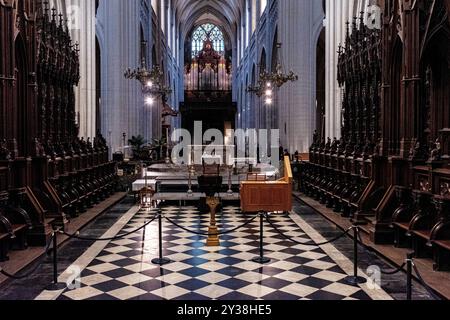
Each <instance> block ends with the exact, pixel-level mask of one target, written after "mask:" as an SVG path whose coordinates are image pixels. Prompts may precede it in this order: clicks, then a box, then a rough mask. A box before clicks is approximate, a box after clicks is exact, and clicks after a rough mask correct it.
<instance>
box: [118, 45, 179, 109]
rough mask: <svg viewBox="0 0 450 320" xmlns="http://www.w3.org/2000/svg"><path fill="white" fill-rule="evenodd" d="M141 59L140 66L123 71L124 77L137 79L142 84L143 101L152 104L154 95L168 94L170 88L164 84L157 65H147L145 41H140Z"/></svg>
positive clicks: (162, 74) (162, 75)
mask: <svg viewBox="0 0 450 320" xmlns="http://www.w3.org/2000/svg"><path fill="white" fill-rule="evenodd" d="M141 46H142V52H143V54H142V59H141V66H140V67H138V68H136V69H134V70H131V69H130V68H128V69H127V70H126V71H125V74H124V76H125V78H126V79H129V80H138V81H139V82H140V83H141V85H142V91H143V92H144V94H145V95H146V97H145V103H146V104H147V105H153V104H154V101H155V99H156V97H159V96H163V95H170V94H171V93H172V89H170V88H168V87H166V86H165V85H164V73H163V71H162V70H161V68H160V67H159V65H155V66H153V68H152V69H151V70H149V69H148V67H147V59H146V57H145V56H146V55H145V52H147V41H142V43H141Z"/></svg>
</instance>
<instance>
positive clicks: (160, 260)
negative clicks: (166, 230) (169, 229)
mask: <svg viewBox="0 0 450 320" xmlns="http://www.w3.org/2000/svg"><path fill="white" fill-rule="evenodd" d="M158 229H159V230H158V233H159V258H155V259H153V260H152V263H153V264H156V265H159V266H163V265H165V264H168V263H171V262H172V261H170V259H168V258H164V257H163V243H162V210H159V212H158Z"/></svg>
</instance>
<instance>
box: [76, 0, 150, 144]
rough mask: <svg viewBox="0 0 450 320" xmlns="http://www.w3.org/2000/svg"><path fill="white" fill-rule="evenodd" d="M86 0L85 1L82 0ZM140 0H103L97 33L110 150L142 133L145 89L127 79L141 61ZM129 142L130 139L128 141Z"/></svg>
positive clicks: (103, 124)
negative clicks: (129, 70) (125, 73)
mask: <svg viewBox="0 0 450 320" xmlns="http://www.w3.org/2000/svg"><path fill="white" fill-rule="evenodd" d="M83 1H84V0H83ZM139 13H140V1H139V0H127V1H123V0H107V1H105V0H101V1H100V6H99V9H98V13H97V26H96V29H97V36H98V39H99V42H100V50H101V97H102V101H101V116H102V119H101V120H102V121H101V123H102V132H103V135H104V137H105V138H106V140H107V142H108V144H109V145H110V146H111V151H112V152H115V151H119V150H121V148H122V147H123V145H124V143H123V133H125V134H126V140H128V139H129V138H131V136H133V135H138V134H143V131H144V130H143V128H142V127H141V124H142V123H141V117H142V116H143V113H144V109H143V106H144V103H143V98H142V91H141V87H140V85H139V83H138V82H137V81H130V80H127V79H125V77H124V72H125V70H126V69H127V68H133V69H134V68H135V67H138V66H139V64H140V59H139V58H140V15H139ZM125 144H127V141H125Z"/></svg>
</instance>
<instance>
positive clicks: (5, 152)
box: [0, 139, 11, 161]
mask: <svg viewBox="0 0 450 320" xmlns="http://www.w3.org/2000/svg"><path fill="white" fill-rule="evenodd" d="M10 159H11V152H10V151H9V149H8V143H7V142H6V139H3V140H2V141H0V160H1V161H8V160H10Z"/></svg>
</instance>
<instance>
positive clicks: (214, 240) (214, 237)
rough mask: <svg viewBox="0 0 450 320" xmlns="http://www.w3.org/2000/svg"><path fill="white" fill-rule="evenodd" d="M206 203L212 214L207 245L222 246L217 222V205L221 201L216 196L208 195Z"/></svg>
mask: <svg viewBox="0 0 450 320" xmlns="http://www.w3.org/2000/svg"><path fill="white" fill-rule="evenodd" d="M206 204H207V205H208V207H209V210H210V215H211V221H210V225H209V228H208V234H209V236H208V240H207V241H206V246H207V247H218V246H220V240H219V235H218V233H219V229H218V228H217V222H216V210H217V207H218V206H219V204H220V201H219V199H218V198H216V197H207V198H206Z"/></svg>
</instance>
